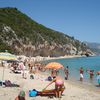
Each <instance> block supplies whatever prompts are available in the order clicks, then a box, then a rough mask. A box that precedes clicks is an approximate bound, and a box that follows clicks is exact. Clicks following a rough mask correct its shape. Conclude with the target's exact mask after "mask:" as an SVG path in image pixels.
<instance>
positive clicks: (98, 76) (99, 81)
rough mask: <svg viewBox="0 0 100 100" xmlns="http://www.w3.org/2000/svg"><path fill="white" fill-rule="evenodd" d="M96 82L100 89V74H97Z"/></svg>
mask: <svg viewBox="0 0 100 100" xmlns="http://www.w3.org/2000/svg"><path fill="white" fill-rule="evenodd" d="M97 82H98V86H99V87H100V73H97Z"/></svg>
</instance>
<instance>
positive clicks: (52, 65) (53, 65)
mask: <svg viewBox="0 0 100 100" xmlns="http://www.w3.org/2000/svg"><path fill="white" fill-rule="evenodd" d="M45 68H46V69H60V68H64V67H63V65H62V64H60V63H58V62H50V63H48V64H47V65H46V66H45Z"/></svg>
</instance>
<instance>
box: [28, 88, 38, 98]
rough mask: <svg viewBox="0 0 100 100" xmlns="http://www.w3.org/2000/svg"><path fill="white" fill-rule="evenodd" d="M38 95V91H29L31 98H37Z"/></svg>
mask: <svg viewBox="0 0 100 100" xmlns="http://www.w3.org/2000/svg"><path fill="white" fill-rule="evenodd" d="M37 94H38V91H37V90H35V89H33V90H29V97H36V96H37Z"/></svg>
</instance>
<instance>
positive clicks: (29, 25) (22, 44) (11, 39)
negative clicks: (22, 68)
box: [0, 7, 88, 56]
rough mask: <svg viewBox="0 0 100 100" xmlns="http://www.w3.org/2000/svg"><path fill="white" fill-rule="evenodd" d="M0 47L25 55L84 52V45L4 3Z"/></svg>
mask: <svg viewBox="0 0 100 100" xmlns="http://www.w3.org/2000/svg"><path fill="white" fill-rule="evenodd" d="M0 50H1V51H4V50H8V51H10V52H14V53H16V54H24V55H26V56H37V55H40V56H63V55H70V54H78V53H80V52H81V53H83V52H87V51H88V47H87V46H86V44H85V43H82V42H80V41H79V40H76V39H74V37H70V36H68V35H65V34H64V33H61V32H57V31H54V30H52V29H50V28H47V27H45V26H43V25H41V24H39V23H37V22H35V21H34V20H32V19H31V18H29V17H28V16H27V15H25V14H23V13H22V12H20V11H19V10H17V8H9V7H8V8H0Z"/></svg>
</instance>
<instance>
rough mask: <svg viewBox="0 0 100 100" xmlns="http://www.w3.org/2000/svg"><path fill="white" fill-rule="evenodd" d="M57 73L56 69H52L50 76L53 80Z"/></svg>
mask: <svg viewBox="0 0 100 100" xmlns="http://www.w3.org/2000/svg"><path fill="white" fill-rule="evenodd" d="M58 73H59V71H58V70H57V69H52V71H51V76H52V77H53V79H54V78H55V77H56V76H57V75H58Z"/></svg>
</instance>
